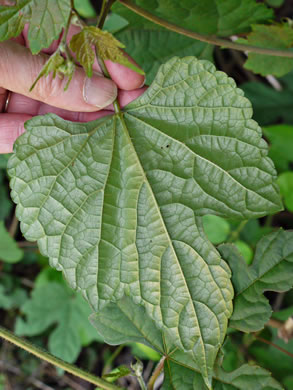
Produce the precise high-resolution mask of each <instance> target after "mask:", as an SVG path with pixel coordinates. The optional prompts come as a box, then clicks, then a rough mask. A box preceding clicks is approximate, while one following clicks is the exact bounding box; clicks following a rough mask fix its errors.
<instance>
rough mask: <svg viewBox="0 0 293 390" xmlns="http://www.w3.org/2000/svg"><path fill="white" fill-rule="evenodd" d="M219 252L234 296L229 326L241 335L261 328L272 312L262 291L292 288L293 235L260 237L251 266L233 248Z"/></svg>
mask: <svg viewBox="0 0 293 390" xmlns="http://www.w3.org/2000/svg"><path fill="white" fill-rule="evenodd" d="M218 249H219V251H220V253H221V254H222V256H223V258H224V259H225V260H227V261H228V263H229V266H230V267H231V269H232V282H233V286H234V289H235V294H236V298H235V299H234V311H233V315H232V317H231V318H230V322H229V326H231V327H233V328H236V329H239V330H242V331H244V332H255V331H258V330H260V329H262V328H263V327H264V324H265V323H266V322H267V321H268V320H269V318H270V316H271V313H272V310H271V307H270V304H269V302H268V300H267V299H266V298H265V297H264V295H263V292H264V291H268V290H270V291H287V290H289V289H290V288H291V287H292V285H293V278H292V275H293V232H292V231H283V230H279V231H277V232H274V233H271V234H268V235H267V236H265V237H263V238H262V239H261V240H260V241H259V243H258V244H257V246H256V251H255V256H254V260H253V263H252V265H251V266H250V267H248V266H247V265H246V263H245V260H244V259H243V258H242V256H240V254H239V252H238V251H237V250H236V249H235V247H234V246H233V245H231V244H223V245H220V246H219V247H218Z"/></svg>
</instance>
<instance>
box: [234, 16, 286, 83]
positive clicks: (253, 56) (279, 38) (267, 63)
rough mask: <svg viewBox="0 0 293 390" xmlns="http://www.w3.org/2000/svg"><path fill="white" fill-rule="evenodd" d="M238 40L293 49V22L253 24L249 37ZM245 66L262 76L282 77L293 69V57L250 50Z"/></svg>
mask: <svg viewBox="0 0 293 390" xmlns="http://www.w3.org/2000/svg"><path fill="white" fill-rule="evenodd" d="M237 42H239V43H244V44H248V45H252V46H258V47H266V48H271V49H280V50H281V49H288V50H290V49H292V50H293V28H292V25H291V23H282V24H273V25H261V24H259V25H253V26H252V32H251V33H250V34H248V36H247V39H243V38H241V39H238V41H237ZM244 67H245V68H246V69H249V70H251V71H253V72H254V73H259V74H261V75H262V76H267V75H270V74H271V75H274V76H277V77H281V76H284V75H285V74H286V73H289V72H290V71H291V70H292V69H293V58H284V57H278V56H269V55H264V54H258V53H252V52H250V53H248V58H247V60H246V62H245V64H244Z"/></svg>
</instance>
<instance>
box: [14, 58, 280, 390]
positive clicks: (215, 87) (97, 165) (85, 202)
mask: <svg viewBox="0 0 293 390" xmlns="http://www.w3.org/2000/svg"><path fill="white" fill-rule="evenodd" d="M251 115H252V110H251V105H250V103H249V101H248V100H247V99H246V98H244V96H243V92H242V91H241V90H240V89H237V87H236V85H235V82H234V81H233V80H232V79H230V78H228V77H227V76H226V75H225V74H224V73H223V72H217V71H216V69H215V67H214V65H213V64H211V63H210V62H208V61H200V60H197V59H196V58H195V57H185V58H183V59H179V58H177V57H175V58H173V59H171V60H169V61H168V62H167V63H166V64H164V65H162V66H161V67H160V69H159V71H158V74H157V76H156V78H155V80H154V81H153V83H152V85H151V86H150V87H149V88H148V89H147V91H146V92H145V93H144V94H143V95H142V96H140V97H139V98H138V99H137V100H135V101H133V102H132V103H130V104H129V105H128V106H127V107H125V108H124V110H123V112H122V113H120V114H113V115H110V116H107V117H103V118H100V119H98V120H97V121H94V122H88V123H73V122H68V121H65V120H63V119H61V118H59V117H57V116H56V115H53V114H49V115H46V116H43V117H35V118H33V119H32V120H31V121H29V122H27V123H26V130H27V131H26V132H25V133H24V134H23V135H22V136H21V137H20V138H18V140H17V141H16V143H15V153H14V155H13V156H12V157H11V158H10V160H9V166H8V171H9V175H10V176H11V181H10V185H11V188H12V197H13V199H14V201H15V202H16V203H17V204H18V206H17V216H18V218H19V219H20V220H21V229H22V232H23V234H24V235H25V237H26V238H27V239H28V240H34V241H38V245H39V247H40V251H41V253H42V254H43V255H45V256H48V257H49V259H50V264H51V266H53V267H55V268H56V269H58V270H60V271H61V270H62V271H63V274H64V276H65V278H66V280H67V281H68V282H69V283H70V285H71V287H73V288H75V289H78V290H80V291H82V292H83V295H84V296H85V297H86V298H87V299H88V301H89V302H90V304H91V306H92V308H93V309H94V310H95V311H96V312H99V311H100V310H102V309H103V308H104V307H107V306H108V305H109V304H110V302H112V303H113V302H114V303H115V302H117V301H119V300H120V299H121V298H122V297H123V296H124V295H125V294H127V295H129V296H130V297H131V298H132V299H133V301H134V302H135V303H136V304H137V305H142V306H143V307H144V308H145V309H146V311H147V313H149V315H150V316H151V318H152V319H153V320H155V322H156V324H157V326H158V327H159V328H160V329H162V330H163V331H164V332H166V334H168V337H170V338H171V339H172V340H173V343H174V344H175V345H176V347H177V348H178V349H179V350H182V351H185V352H189V353H190V355H191V356H192V357H193V359H194V361H195V362H196V363H197V365H198V366H199V367H200V370H201V373H202V375H203V378H204V381H205V383H206V384H207V386H208V387H210V386H211V385H210V383H211V378H212V371H213V366H214V362H215V359H216V356H217V354H218V351H219V348H220V346H221V344H222V342H223V340H224V337H225V334H226V330H227V323H228V319H229V317H230V315H231V312H232V297H233V289H232V285H231V282H230V270H229V267H228V266H227V264H226V262H225V261H223V260H222V259H221V257H220V255H219V253H218V252H217V250H216V249H215V248H214V247H213V245H212V244H211V243H210V242H209V240H208V239H207V237H206V235H205V233H204V230H203V227H202V221H201V217H202V216H203V215H205V214H215V215H218V216H221V217H233V218H238V219H247V218H251V217H255V218H256V217H260V216H263V215H266V214H268V213H273V212H276V211H278V210H280V208H281V207H282V206H281V201H280V196H279V192H278V186H277V184H276V183H275V179H276V172H275V169H274V166H273V163H272V161H271V160H270V159H269V158H268V156H267V153H268V150H267V144H266V143H265V141H264V140H263V139H262V138H261V129H260V127H259V126H258V125H257V123H256V122H255V121H253V120H252V119H251ZM215 302H216V304H215Z"/></svg>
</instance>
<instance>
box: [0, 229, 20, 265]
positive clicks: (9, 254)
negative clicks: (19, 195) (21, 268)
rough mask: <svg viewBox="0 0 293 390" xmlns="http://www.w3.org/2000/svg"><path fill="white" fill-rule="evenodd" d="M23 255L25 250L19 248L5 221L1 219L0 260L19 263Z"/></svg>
mask: <svg viewBox="0 0 293 390" xmlns="http://www.w3.org/2000/svg"><path fill="white" fill-rule="evenodd" d="M22 257H23V251H22V250H21V249H19V248H18V246H17V243H16V242H15V241H14V239H13V238H12V237H11V236H10V234H9V233H8V232H7V230H6V228H5V225H4V222H3V221H0V261H1V260H2V261H5V262H6V263H17V262H19V261H20V260H21V259H22Z"/></svg>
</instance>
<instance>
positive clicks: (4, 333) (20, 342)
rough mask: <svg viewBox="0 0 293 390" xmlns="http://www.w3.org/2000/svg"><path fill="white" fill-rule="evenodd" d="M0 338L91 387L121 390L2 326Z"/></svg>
mask: <svg viewBox="0 0 293 390" xmlns="http://www.w3.org/2000/svg"><path fill="white" fill-rule="evenodd" d="M0 337H2V338H3V339H4V340H6V341H9V342H10V343H12V344H14V345H16V346H18V347H20V348H22V349H24V350H25V351H27V352H29V353H31V354H32V355H34V356H37V357H38V358H40V359H43V360H45V361H46V362H48V363H51V364H53V365H54V366H57V367H59V368H62V369H63V370H64V371H66V372H69V373H70V374H72V375H75V376H77V377H78V378H81V379H84V380H85V381H87V382H89V383H92V384H93V385H96V386H99V387H100V388H101V389H103V390H121V387H117V386H115V385H113V384H112V383H108V382H106V381H104V380H103V379H101V378H99V377H97V376H95V375H92V374H90V373H88V372H86V371H84V370H81V369H80V368H78V367H76V366H74V365H73V364H69V363H66V362H64V361H63V360H61V359H59V358H56V357H55V356H53V355H51V354H50V353H48V352H46V351H45V350H43V349H41V348H39V347H37V346H35V345H34V344H32V343H30V342H29V341H27V340H24V339H22V338H21V337H18V336H15V334H13V333H12V332H10V331H9V330H7V329H5V328H3V327H2V326H0Z"/></svg>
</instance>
